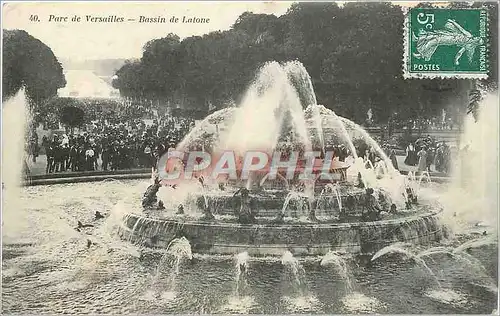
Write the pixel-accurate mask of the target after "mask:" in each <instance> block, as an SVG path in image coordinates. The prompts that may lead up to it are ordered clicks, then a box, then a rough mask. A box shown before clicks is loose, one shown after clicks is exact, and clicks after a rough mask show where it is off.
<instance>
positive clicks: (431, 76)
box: [402, 7, 490, 79]
mask: <svg viewBox="0 0 500 316" xmlns="http://www.w3.org/2000/svg"><path fill="white" fill-rule="evenodd" d="M411 9H412V8H409V7H402V10H403V15H404V18H403V43H404V45H403V78H404V79H488V73H489V72H490V67H489V66H490V65H489V56H490V39H489V35H490V12H489V8H488V7H481V8H453V10H486V56H487V58H486V59H487V63H486V73H467V72H459V73H457V72H442V73H439V72H436V73H418V72H417V73H415V72H413V73H412V72H409V71H408V67H409V65H410V59H409V56H408V54H407V53H408V52H409V50H410V42H409V40H408V38H409V35H410V28H409V25H410V14H409V13H410V11H411Z"/></svg>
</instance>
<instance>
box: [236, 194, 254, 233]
mask: <svg viewBox="0 0 500 316" xmlns="http://www.w3.org/2000/svg"><path fill="white" fill-rule="evenodd" d="M238 195H239V196H238ZM237 196H238V197H237ZM234 197H237V204H236V207H235V215H236V217H238V223H240V224H255V223H257V220H256V218H255V214H254V208H255V207H254V204H255V203H254V202H255V201H254V199H253V198H252V197H251V196H250V191H248V189H247V188H241V189H239V190H238V191H236V193H235V194H234Z"/></svg>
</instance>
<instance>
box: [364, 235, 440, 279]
mask: <svg viewBox="0 0 500 316" xmlns="http://www.w3.org/2000/svg"><path fill="white" fill-rule="evenodd" d="M406 246H408V245H405V244H403V243H394V244H392V245H389V246H387V247H384V248H382V249H380V250H379V251H377V253H375V254H374V255H373V257H372V259H371V261H375V260H377V259H378V258H380V257H382V256H385V255H388V254H392V253H399V254H402V255H403V256H405V257H406V258H408V259H411V260H413V261H414V262H415V263H417V264H418V265H419V266H420V267H421V268H423V269H424V270H425V271H427V272H428V273H429V275H430V276H431V277H432V278H433V280H434V282H435V283H436V285H437V286H438V287H439V288H441V283H440V282H439V280H438V278H437V277H436V275H435V274H434V272H432V270H431V268H429V266H428V265H427V263H425V261H424V260H423V259H422V258H420V257H418V256H416V255H415V254H413V253H412V252H410V251H408V250H406V249H404V247H406Z"/></svg>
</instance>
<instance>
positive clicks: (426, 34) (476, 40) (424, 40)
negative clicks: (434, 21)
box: [413, 19, 484, 66]
mask: <svg viewBox="0 0 500 316" xmlns="http://www.w3.org/2000/svg"><path fill="white" fill-rule="evenodd" d="M413 41H415V42H416V43H417V52H418V53H414V54H413V56H414V57H416V58H423V59H424V60H425V61H430V60H431V57H432V55H434V53H435V52H436V50H437V48H438V47H439V46H450V45H457V46H458V47H460V50H459V51H458V52H457V54H456V55H455V59H454V64H455V65H457V66H458V65H459V64H460V58H461V57H462V55H463V53H464V52H465V53H466V54H467V57H468V59H469V62H470V63H471V62H472V60H473V57H474V51H475V50H476V47H477V46H480V45H483V44H484V41H483V39H482V38H480V37H474V36H472V34H471V33H470V32H468V31H466V30H465V29H464V28H463V27H462V26H460V24H458V23H457V22H455V21H454V20H450V19H449V20H448V21H447V22H446V24H445V25H444V29H443V30H436V31H425V30H420V32H419V33H418V36H417V35H415V34H413Z"/></svg>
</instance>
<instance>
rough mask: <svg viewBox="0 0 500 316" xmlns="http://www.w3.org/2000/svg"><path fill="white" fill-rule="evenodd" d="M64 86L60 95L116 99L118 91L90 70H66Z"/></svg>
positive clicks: (118, 94)
mask: <svg viewBox="0 0 500 316" xmlns="http://www.w3.org/2000/svg"><path fill="white" fill-rule="evenodd" d="M64 75H65V76H66V82H67V83H66V86H65V87H64V88H61V89H59V91H58V93H57V94H58V95H59V96H60V97H70V98H104V99H118V98H119V97H120V92H119V91H118V90H117V89H115V88H113V87H112V86H111V85H110V84H109V83H108V82H106V81H105V80H104V79H102V78H100V77H98V76H97V75H96V74H95V73H94V72H92V71H90V70H66V71H65V73H64Z"/></svg>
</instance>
